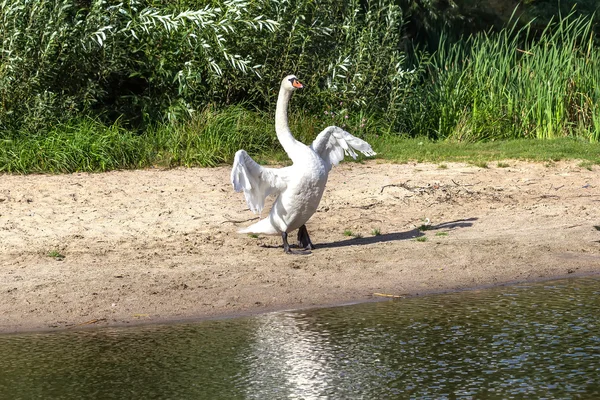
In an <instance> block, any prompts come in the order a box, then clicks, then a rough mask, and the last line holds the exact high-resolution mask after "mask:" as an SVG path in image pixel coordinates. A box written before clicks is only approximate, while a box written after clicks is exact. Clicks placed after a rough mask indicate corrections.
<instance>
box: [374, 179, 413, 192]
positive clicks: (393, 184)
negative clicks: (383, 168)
mask: <svg viewBox="0 0 600 400" xmlns="http://www.w3.org/2000/svg"><path fill="white" fill-rule="evenodd" d="M407 183H408V181H407V182H404V183H392V184H391V185H383V186H382V187H381V191H380V192H379V194H381V193H383V191H384V190H385V188H386V187H401V188H404V189H406V190H411V188H409V187H408V185H407Z"/></svg>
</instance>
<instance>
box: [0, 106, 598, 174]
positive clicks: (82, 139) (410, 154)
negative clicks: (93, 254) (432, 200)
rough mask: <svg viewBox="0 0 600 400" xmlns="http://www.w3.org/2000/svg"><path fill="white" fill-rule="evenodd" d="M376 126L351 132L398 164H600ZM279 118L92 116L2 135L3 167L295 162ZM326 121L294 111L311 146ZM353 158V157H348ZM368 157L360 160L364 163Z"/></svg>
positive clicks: (593, 146) (231, 111) (563, 145)
mask: <svg viewBox="0 0 600 400" xmlns="http://www.w3.org/2000/svg"><path fill="white" fill-rule="evenodd" d="M370 119H371V120H372V121H373V122H372V123H371V125H370V126H369V127H368V129H363V130H361V129H360V128H357V127H355V126H350V127H348V130H349V131H350V132H351V133H353V134H356V135H358V136H361V137H363V138H365V139H366V140H367V141H368V142H369V143H370V144H371V145H372V146H373V148H374V149H375V151H376V152H377V153H378V155H377V158H379V159H384V160H388V161H391V162H397V163H404V162H409V161H419V162H433V163H438V164H440V163H441V164H440V168H443V167H442V166H445V167H447V165H446V164H445V163H447V162H466V163H470V164H472V165H476V166H479V167H483V168H485V167H488V166H489V163H490V162H496V163H497V164H496V165H497V166H498V167H500V168H504V167H505V166H508V165H507V164H505V161H501V160H509V159H517V160H531V161H540V162H546V163H550V164H552V163H554V162H556V161H559V160H580V162H581V163H580V165H581V166H582V167H583V168H588V169H590V168H592V167H593V166H594V165H598V164H600V143H590V142H588V141H585V140H583V139H577V138H558V139H551V140H540V139H512V140H498V141H487V142H475V143H471V142H457V141H453V140H439V141H434V140H428V139H426V138H423V137H421V138H407V137H404V136H396V135H392V134H381V131H382V130H383V129H384V128H383V124H382V123H378V122H377V120H376V117H371V118H370ZM272 120H273V116H272V115H270V114H268V113H263V112H258V111H249V110H247V109H245V108H243V107H241V106H232V107H229V108H226V109H222V110H213V109H206V110H204V111H202V112H199V113H198V114H197V115H196V116H195V117H194V118H193V119H192V120H190V121H188V122H186V123H182V124H178V125H168V124H162V125H157V126H154V127H150V128H149V129H147V130H146V131H145V132H143V133H135V132H132V131H130V130H127V129H125V128H124V127H122V126H120V125H118V124H115V125H112V126H106V125H104V124H102V123H100V122H98V121H95V120H91V119H81V120H77V121H73V122H72V123H70V124H62V125H57V126H55V127H53V128H52V129H51V130H50V132H49V134H48V135H43V136H42V135H40V136H32V135H25V136H14V137H4V138H2V139H0V172H8V173H21V174H24V173H68V172H79V171H88V172H102V171H109V170H114V169H131V168H145V167H150V166H160V167H175V166H204V167H211V166H216V165H222V164H229V163H231V161H232V160H233V156H234V154H235V152H236V151H237V150H239V149H242V148H243V149H245V150H246V151H248V153H249V154H250V155H251V156H252V157H253V158H254V159H255V160H256V161H257V162H260V163H262V164H269V163H277V164H287V163H289V162H290V161H289V158H288V157H287V155H286V154H285V152H283V150H282V148H281V146H280V145H279V143H278V141H277V138H276V135H275V132H274V127H273V121H272ZM325 123H326V121H322V120H320V119H318V118H315V117H312V116H310V115H308V114H307V113H301V112H296V113H292V114H291V116H290V124H291V128H292V132H294V134H295V136H296V137H297V138H298V139H299V140H301V141H302V142H304V143H307V144H309V143H310V142H311V141H312V140H313V139H314V138H315V137H316V136H317V135H318V133H319V132H320V131H321V130H322V129H323V128H324V127H325V126H326V124H325ZM346 159H347V160H351V159H350V158H348V157H347V158H346ZM363 159H364V157H359V161H360V160H363Z"/></svg>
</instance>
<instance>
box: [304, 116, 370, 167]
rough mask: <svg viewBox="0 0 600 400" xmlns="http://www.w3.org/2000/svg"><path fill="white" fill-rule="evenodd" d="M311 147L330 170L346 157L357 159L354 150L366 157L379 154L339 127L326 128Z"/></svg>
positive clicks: (367, 144)
mask: <svg viewBox="0 0 600 400" xmlns="http://www.w3.org/2000/svg"><path fill="white" fill-rule="evenodd" d="M310 147H311V149H313V150H314V151H315V152H316V153H318V154H319V155H320V156H321V158H322V159H323V160H325V162H326V163H328V165H329V169H331V167H332V166H333V165H337V164H338V163H339V162H340V161H342V160H343V159H344V155H349V156H351V157H352V158H354V159H356V152H355V151H354V150H358V151H360V152H361V153H363V154H364V155H366V156H374V155H375V154H377V153H375V152H374V151H373V149H372V148H371V145H370V144H369V143H367V142H365V141H364V140H362V139H359V138H357V137H356V136H352V135H351V134H349V133H348V132H346V131H345V130H343V129H342V128H339V127H337V126H328V127H327V128H325V129H324V130H323V132H321V133H319V136H317V138H316V139H315V140H314V142H313V143H312V145H311V146H310Z"/></svg>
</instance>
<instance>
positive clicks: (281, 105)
mask: <svg viewBox="0 0 600 400" xmlns="http://www.w3.org/2000/svg"><path fill="white" fill-rule="evenodd" d="M302 87H303V85H302V84H301V83H300V81H298V79H297V78H296V77H295V76H294V75H289V76H286V77H285V78H284V79H283V81H281V89H280V90H279V98H278V99H277V109H276V111H275V131H276V132H277V139H279V142H280V143H281V145H282V146H283V149H284V150H285V151H286V153H287V154H288V156H289V157H290V158H291V160H292V162H293V163H292V165H291V166H289V167H285V168H280V169H275V168H265V167H261V166H260V165H258V164H257V163H256V162H255V161H254V160H253V159H252V158H251V157H250V156H249V155H248V153H246V151H245V150H238V152H237V153H235V160H234V162H233V169H232V170H231V183H232V184H233V188H234V189H235V191H236V192H241V191H243V192H244V196H245V197H246V202H247V203H248V207H250V209H251V210H252V211H253V212H254V213H260V212H261V211H262V209H263V207H264V203H265V198H266V197H267V196H269V195H270V194H276V195H277V199H276V200H275V203H274V204H273V207H272V208H271V212H270V213H269V216H268V218H264V219H262V220H260V221H258V222H257V223H255V224H253V225H250V226H249V227H247V228H245V229H242V230H240V231H239V233H255V234H259V233H262V234H267V235H276V234H281V237H282V239H283V249H284V251H285V252H286V253H292V251H291V250H290V245H289V244H288V240H287V236H288V233H289V232H292V231H294V230H296V229H299V230H298V245H299V246H300V247H303V248H304V249H305V250H312V249H314V248H315V247H314V245H313V244H312V242H311V240H310V237H309V236H308V231H307V230H306V225H305V223H306V221H308V220H309V219H310V217H312V215H313V214H314V213H315V211H317V207H318V206H319V202H320V201H321V196H322V195H323V191H324V190H325V184H326V183H327V176H328V174H329V171H330V170H331V167H332V166H333V165H336V164H338V163H339V162H340V161H341V160H342V159H343V158H344V155H345V154H348V155H350V156H352V157H353V158H355V159H356V152H355V151H354V150H355V149H356V150H358V151H360V152H362V153H363V154H365V155H367V156H373V155H375V152H374V151H373V149H372V148H371V146H370V145H369V144H368V143H367V142H365V141H364V140H361V139H359V138H357V137H354V136H352V135H351V134H349V133H348V132H346V131H344V130H343V129H341V128H338V127H337V126H329V127H327V128H325V130H323V132H321V133H320V134H319V135H318V136H317V138H316V139H315V140H314V142H313V143H312V145H310V147H309V146H306V145H305V144H303V143H301V142H299V141H297V140H296V139H294V137H293V136H292V132H291V131H290V128H289V126H288V117H287V108H288V103H289V100H290V97H291V96H292V92H293V91H294V90H296V89H299V88H302Z"/></svg>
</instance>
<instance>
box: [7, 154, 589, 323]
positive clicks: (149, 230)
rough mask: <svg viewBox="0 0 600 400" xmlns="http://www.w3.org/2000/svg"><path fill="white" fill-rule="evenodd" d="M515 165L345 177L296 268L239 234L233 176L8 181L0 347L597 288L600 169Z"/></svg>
mask: <svg viewBox="0 0 600 400" xmlns="http://www.w3.org/2000/svg"><path fill="white" fill-rule="evenodd" d="M506 163H507V164H508V165H509V166H508V167H504V168H501V167H499V166H497V165H496V163H491V164H490V166H489V168H479V167H476V166H472V165H467V164H460V163H447V164H445V168H443V167H444V166H442V167H440V166H439V165H436V164H423V163H410V164H390V163H384V162H381V161H377V160H375V161H368V162H365V163H363V164H357V163H347V164H344V165H341V166H338V167H336V168H334V170H333V171H332V173H331V175H330V179H329V183H328V185H327V190H326V191H325V195H324V197H323V200H322V202H321V205H320V208H319V210H318V212H317V213H316V214H315V215H314V216H313V217H312V219H311V220H310V221H309V222H308V224H307V227H308V231H309V233H310V235H311V239H312V241H313V243H315V245H316V246H317V249H316V250H314V251H312V253H311V254H309V255H286V254H284V252H283V250H282V247H281V239H280V238H279V237H269V236H260V237H258V238H254V237H250V236H248V235H241V234H238V233H236V231H237V229H239V228H241V227H243V226H247V225H249V224H250V223H252V222H253V221H255V220H256V216H255V215H254V214H252V213H251V212H250V211H249V210H248V209H247V206H246V204H245V201H244V198H243V195H242V194H241V193H235V192H233V190H232V188H231V185H230V183H229V168H228V167H219V168H214V169H202V168H191V169H185V168H181V169H171V170H161V169H149V170H137V171H116V172H110V173H102V174H86V173H78V174H70V175H56V176H49V175H29V176H16V175H2V176H0V332H21V331H30V330H59V329H79V328H82V327H90V326H93V327H96V326H114V325H128V324H129V325H132V324H139V323H158V322H165V321H175V320H177V321H179V320H192V319H198V318H204V317H213V316H227V315H239V314H244V313H255V312H263V311H270V310H281V309H290V308H302V307H312V306H319V305H331V304H340V303H345V302H353V301H364V300H369V299H374V298H381V296H380V294H385V295H394V296H407V295H422V294H425V293H433V292H444V291H450V290H460V289H466V288H474V287H482V286H488V285H497V284H503V283H507V282H520V281H532V280H540V279H544V278H551V277H563V276H574V275H581V274H594V273H599V272H600V231H599V230H598V229H600V227H599V226H600V212H599V210H600V178H599V177H598V174H599V171H600V169H599V168H598V167H597V166H596V167H593V170H592V171H590V170H588V169H586V168H582V167H579V166H578V163H577V162H558V163H552V164H550V165H549V164H544V163H528V162H517V161H510V160H509V161H506ZM267 210H268V208H267ZM265 214H266V212H265ZM427 219H428V220H427ZM427 221H429V223H428V225H427V229H426V230H419V229H418V227H420V226H422V225H424V224H427ZM376 230H377V231H378V232H379V234H376V233H377V232H375V231H376ZM350 233H352V235H362V238H359V237H355V236H347V234H350ZM400 301H401V300H400Z"/></svg>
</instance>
